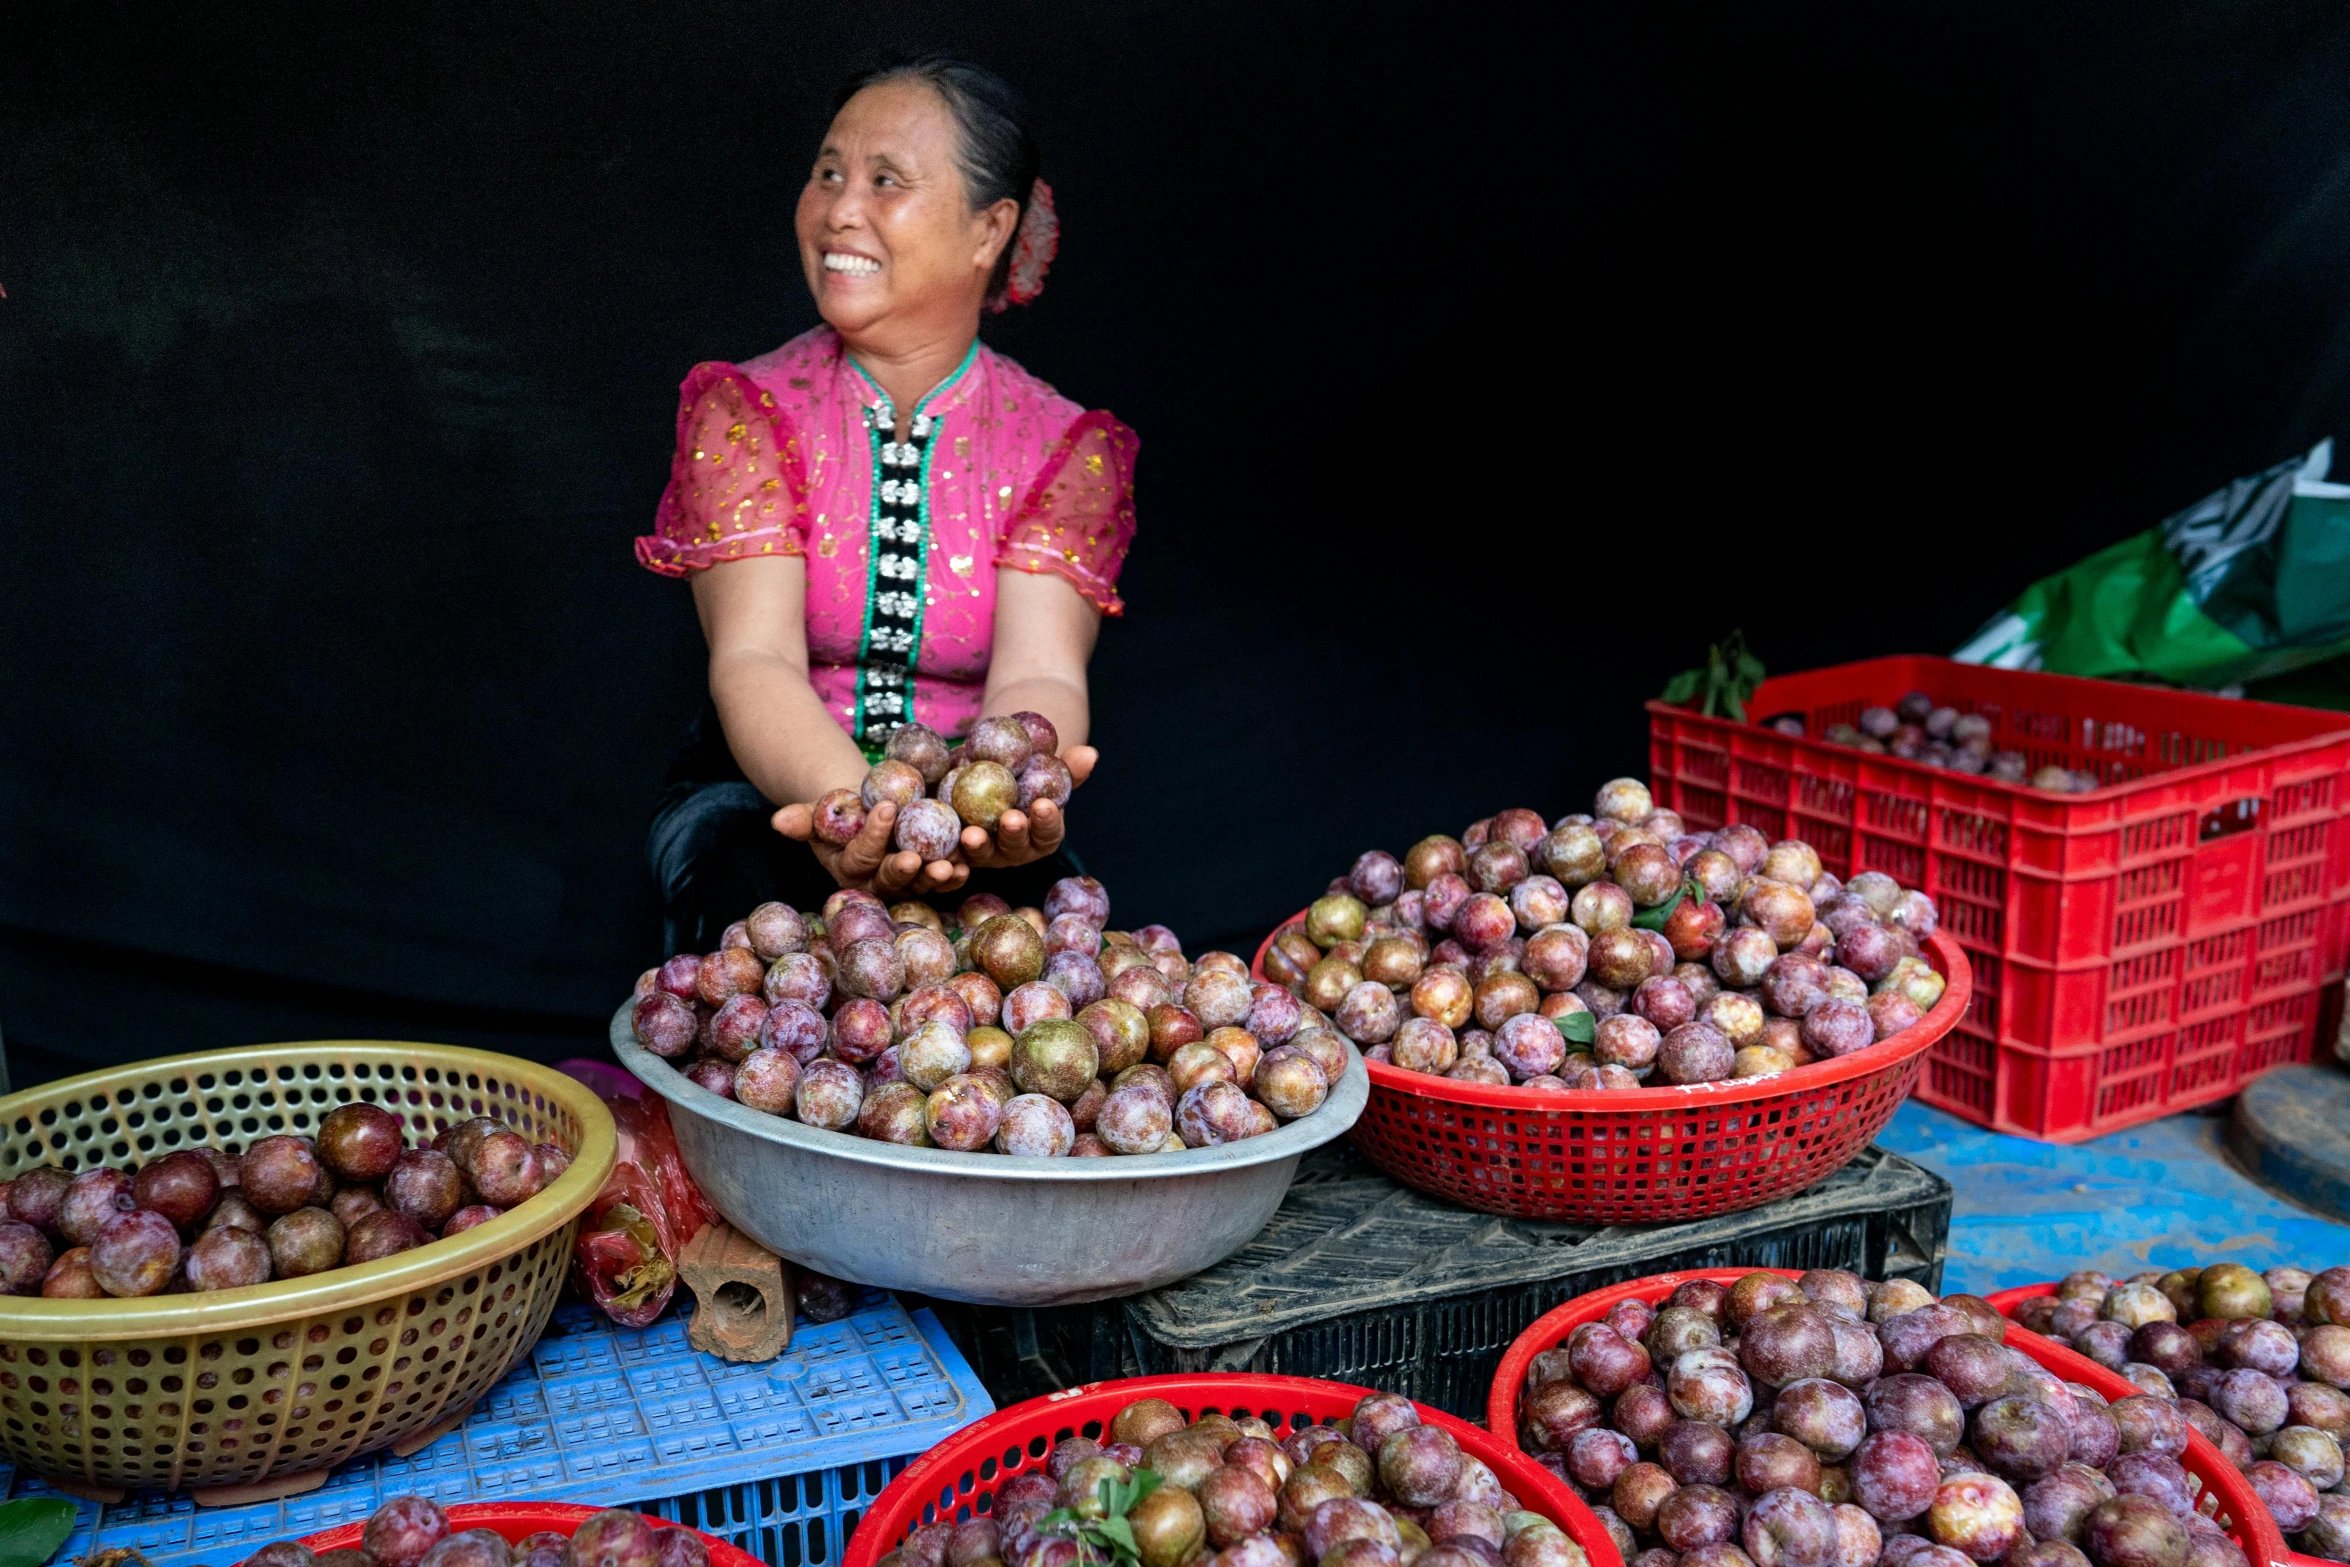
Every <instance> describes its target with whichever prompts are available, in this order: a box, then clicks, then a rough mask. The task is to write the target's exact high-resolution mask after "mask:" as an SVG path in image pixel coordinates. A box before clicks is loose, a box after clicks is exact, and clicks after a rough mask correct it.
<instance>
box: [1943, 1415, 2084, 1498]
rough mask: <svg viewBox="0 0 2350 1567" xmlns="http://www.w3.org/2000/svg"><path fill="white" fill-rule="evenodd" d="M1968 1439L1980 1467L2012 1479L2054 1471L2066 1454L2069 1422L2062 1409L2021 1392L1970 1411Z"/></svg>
mask: <svg viewBox="0 0 2350 1567" xmlns="http://www.w3.org/2000/svg"><path fill="white" fill-rule="evenodd" d="M1968 1439H1969V1442H1970V1445H1971V1446H1972V1447H1973V1448H1974V1451H1975V1454H1976V1456H1977V1457H1978V1458H1979V1459H1980V1460H1981V1461H1982V1463H1983V1465H1984V1466H1985V1467H1986V1468H1988V1469H1989V1470H1990V1471H1991V1472H1992V1473H1994V1474H1996V1475H1998V1476H1999V1477H2000V1478H2001V1479H2003V1480H2009V1481H2013V1482H2015V1483H2017V1484H2029V1483H2030V1482H2031V1481H2034V1480H2038V1479H2041V1478H2043V1477H2044V1476H2047V1475H2051V1474H2054V1473H2055V1472H2056V1471H2057V1468H2058V1467H2059V1466H2060V1465H2062V1464H2063V1463H2064V1461H2065V1460H2066V1459H2067V1458H2069V1457H2070V1456H2071V1455H2072V1441H2073V1434H2072V1427H2071V1425H2070V1423H2069V1422H2068V1421H2067V1420H2066V1419H2065V1416H2064V1413H2063V1411H2061V1410H2059V1409H2058V1408H2057V1407H2056V1406H2055V1405H2053V1404H2049V1403H2046V1402H2043V1401H2042V1400H2040V1399H2038V1398H2033V1397H2029V1396H2027V1395H2022V1394H2010V1395H2008V1396H2007V1397H2004V1398H1995V1399H1992V1400H1991V1401H1990V1402H1989V1403H1987V1404H1985V1405H1983V1407H1982V1408H1980V1409H1978V1410H1976V1411H1975V1416H1974V1420H1973V1423H1972V1426H1971V1428H1970V1429H1969V1431H1968Z"/></svg>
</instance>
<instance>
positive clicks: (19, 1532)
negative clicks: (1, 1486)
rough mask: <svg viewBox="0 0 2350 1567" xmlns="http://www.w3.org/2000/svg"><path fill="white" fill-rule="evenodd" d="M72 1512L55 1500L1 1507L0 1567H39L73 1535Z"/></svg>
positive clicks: (69, 1505) (29, 1499) (32, 1500)
mask: <svg viewBox="0 0 2350 1567" xmlns="http://www.w3.org/2000/svg"><path fill="white" fill-rule="evenodd" d="M74 1511H75V1510H74V1505H73V1503H71V1502H67V1501H61V1500H59V1499H58V1498H56V1497H54V1496H27V1497H24V1498H22V1499H20V1500H17V1501H13V1502H8V1503H5V1504H0V1567H42V1564H43V1563H44V1562H46V1561H48V1560H49V1558H50V1557H52V1556H55V1555H56V1554H57V1548H58V1547H59V1546H61V1545H63V1544H64V1543H65V1537H66V1536H67V1535H69V1534H71V1533H73V1520H74Z"/></svg>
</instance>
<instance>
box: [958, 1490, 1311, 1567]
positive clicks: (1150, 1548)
mask: <svg viewBox="0 0 2350 1567" xmlns="http://www.w3.org/2000/svg"><path fill="white" fill-rule="evenodd" d="M980 1521H982V1520H978V1519H974V1520H972V1523H978V1522H980ZM1301 1522H1302V1520H1301ZM1126 1523H1127V1527H1128V1528H1130V1529H1131V1530H1133V1532H1134V1543H1135V1547H1136V1551H1137V1554H1138V1559H1139V1560H1140V1561H1141V1563H1142V1567H1185V1564H1186V1563H1187V1562H1189V1561H1190V1560H1191V1559H1192V1558H1193V1557H1194V1556H1195V1555H1197V1554H1198V1553H1199V1551H1200V1549H1201V1547H1202V1545H1203V1544H1204V1543H1205V1542H1206V1540H1207V1528H1208V1523H1207V1515H1206V1513H1205V1512H1203V1511H1202V1509H1201V1507H1200V1504H1199V1499H1198V1498H1197V1497H1195V1496H1193V1495H1192V1494H1191V1493H1190V1492H1189V1491H1186V1490H1184V1489H1183V1488H1182V1487H1180V1486H1174V1485H1163V1486H1161V1487H1159V1488H1158V1489H1157V1490H1155V1491H1153V1492H1152V1493H1151V1494H1150V1495H1148V1496H1146V1497H1144V1498H1143V1499H1142V1500H1141V1501H1139V1502H1137V1503H1135V1504H1134V1506H1133V1508H1132V1509H1131V1510H1130V1511H1129V1512H1128V1513H1127V1514H1126ZM962 1527H963V1528H965V1529H968V1528H970V1527H971V1524H969V1523H967V1524H964V1525H963V1526H962ZM948 1549H949V1554H950V1557H951V1555H952V1551H953V1547H952V1546H951V1545H950V1546H949V1548H948ZM985 1559H987V1560H992V1559H994V1558H993V1557H992V1555H991V1557H989V1558H985ZM958 1567H961V1564H958ZM968 1567H980V1563H979V1559H975V1560H974V1561H972V1562H971V1563H969V1564H968Z"/></svg>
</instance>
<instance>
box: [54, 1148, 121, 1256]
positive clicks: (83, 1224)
mask: <svg viewBox="0 0 2350 1567" xmlns="http://www.w3.org/2000/svg"><path fill="white" fill-rule="evenodd" d="M133 1184H134V1183H133V1182H132V1180H131V1177H130V1176H128V1175H126V1174H124V1173H123V1172H122V1171H120V1170H110V1169H106V1168H104V1167H103V1166H101V1167H100V1168H97V1169H93V1170H84V1171H83V1172H82V1173H81V1174H79V1175H77V1176H75V1177H74V1178H73V1184H72V1185H70V1186H68V1187H67V1188H66V1192H65V1201H64V1202H63V1203H61V1204H59V1206H58V1210H57V1228H58V1229H59V1230H60V1231H61V1232H63V1234H64V1236H65V1239H66V1242H67V1244H69V1245H74V1246H87V1245H89V1244H90V1243H91V1242H92V1241H94V1240H96V1239H97V1238H98V1232H99V1231H100V1230H103V1229H104V1228H106V1226H107V1225H109V1224H112V1223H113V1222H114V1221H115V1219H116V1218H117V1217H118V1216H120V1215H122V1214H126V1213H128V1212H130V1211H131V1210H132V1209H133V1208H136V1207H138V1206H139V1202H138V1199H137V1198H136V1197H134V1196H133V1195H132V1187H133Z"/></svg>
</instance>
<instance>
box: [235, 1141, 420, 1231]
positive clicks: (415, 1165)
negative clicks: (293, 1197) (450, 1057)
mask: <svg viewBox="0 0 2350 1567" xmlns="http://www.w3.org/2000/svg"><path fill="white" fill-rule="evenodd" d="M247 1157H248V1158H250V1157H251V1156H250V1155H248V1156H247ZM383 1203H384V1206H385V1207H386V1208H388V1209H390V1210H391V1211H392V1212H394V1213H397V1214H402V1215H404V1216H406V1217H407V1218H410V1219H413V1220H415V1221H416V1222H417V1223H418V1224H419V1225H421V1226H423V1227H424V1228H425V1229H427V1230H433V1231H438V1230H439V1229H440V1227H441V1226H442V1225H444V1224H446V1223H448V1222H449V1215H451V1214H453V1213H455V1212H456V1211H457V1210H458V1209H459V1208H461V1207H463V1206H464V1205H465V1177H464V1176H463V1174H462V1173H460V1171H459V1170H458V1168H457V1164H456V1161H454V1160H452V1159H451V1158H450V1157H449V1156H448V1155H447V1154H445V1153H442V1152H440V1151H439V1150H438V1149H433V1148H410V1149H406V1150H404V1151H402V1152H401V1154H400V1156H399V1157H398V1158H397V1159H395V1160H394V1161H393V1163H392V1168H391V1172H390V1173H389V1174H387V1175H386V1176H385V1177H384V1179H383ZM256 1205H257V1206H259V1207H260V1208H261V1209H262V1211H264V1212H277V1211H290V1210H274V1209H271V1208H270V1207H269V1205H268V1204H266V1203H257V1204H256ZM297 1206H299V1205H297Z"/></svg>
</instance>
